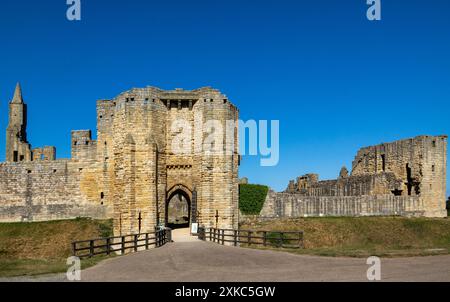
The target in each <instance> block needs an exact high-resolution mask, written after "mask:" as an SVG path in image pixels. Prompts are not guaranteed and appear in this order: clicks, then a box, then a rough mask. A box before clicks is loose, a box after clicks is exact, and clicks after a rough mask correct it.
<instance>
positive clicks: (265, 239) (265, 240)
mask: <svg viewBox="0 0 450 302" xmlns="http://www.w3.org/2000/svg"><path fill="white" fill-rule="evenodd" d="M263 246H267V232H266V231H263Z"/></svg>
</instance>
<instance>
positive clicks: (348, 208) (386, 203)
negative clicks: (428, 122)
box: [261, 135, 447, 217]
mask: <svg viewBox="0 0 450 302" xmlns="http://www.w3.org/2000/svg"><path fill="white" fill-rule="evenodd" d="M446 167H447V136H445V135H442V136H418V137H415V138H411V139H405V140H400V141H396V142H393V143H385V144H380V145H377V146H371V147H367V148H362V149H360V150H359V151H358V153H357V155H356V157H355V160H354V161H353V167H352V172H351V174H349V172H348V170H347V168H345V167H343V168H342V169H341V171H340V173H339V177H338V179H334V180H324V181H320V180H319V175H317V174H306V175H303V176H300V177H298V178H297V180H296V181H294V180H291V181H290V182H289V184H288V187H287V189H286V190H285V191H284V192H282V193H275V192H273V191H271V192H269V194H268V196H267V199H266V202H265V204H264V208H263V210H262V212H261V215H262V216H265V217H307V216H376V215H403V216H426V217H446V216H447V212H446V209H445V200H446V195H445V194H446Z"/></svg>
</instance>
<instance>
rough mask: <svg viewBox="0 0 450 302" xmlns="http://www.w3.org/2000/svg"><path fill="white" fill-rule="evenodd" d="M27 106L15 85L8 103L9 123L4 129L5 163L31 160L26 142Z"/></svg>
mask: <svg viewBox="0 0 450 302" xmlns="http://www.w3.org/2000/svg"><path fill="white" fill-rule="evenodd" d="M26 128H27V105H26V104H25V103H24V102H23V98H22V90H21V88H20V84H19V83H17V86H16V90H15V92H14V97H13V99H12V101H11V102H10V103H9V123H8V128H7V129H6V161H7V162H20V161H30V160H31V150H30V144H29V143H28V142H27V129H26Z"/></svg>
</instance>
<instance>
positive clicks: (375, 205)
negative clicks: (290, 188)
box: [260, 191, 425, 218]
mask: <svg viewBox="0 0 450 302" xmlns="http://www.w3.org/2000/svg"><path fill="white" fill-rule="evenodd" d="M424 210H425V205H424V201H423V200H422V199H421V198H420V197H418V196H394V195H367V196H304V195H301V194H292V193H275V192H273V191H270V192H269V193H268V194H267V198H266V201H265V203H264V207H263V209H262V210H261V214H260V216H261V217H265V218H275V217H326V216H350V217H352V216H390V215H399V216H423V214H424Z"/></svg>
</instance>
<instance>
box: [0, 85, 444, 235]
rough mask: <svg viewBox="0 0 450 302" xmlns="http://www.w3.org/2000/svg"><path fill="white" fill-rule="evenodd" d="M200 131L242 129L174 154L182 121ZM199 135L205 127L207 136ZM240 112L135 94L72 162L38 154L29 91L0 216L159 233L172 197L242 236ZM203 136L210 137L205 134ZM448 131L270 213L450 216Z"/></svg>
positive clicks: (210, 93)
mask: <svg viewBox="0 0 450 302" xmlns="http://www.w3.org/2000/svg"><path fill="white" fill-rule="evenodd" d="M177 120H183V121H186V123H187V124H188V125H189V128H190V129H194V131H193V132H195V133H198V132H199V131H198V129H203V128H202V127H203V123H204V122H205V121H210V120H215V121H218V122H219V124H224V125H225V124H229V122H230V121H231V122H232V123H231V124H234V125H235V126H234V133H235V135H233V139H232V140H231V141H230V140H229V139H228V138H227V139H224V141H223V144H220V148H223V149H226V150H231V151H232V152H222V153H220V152H219V153H213V154H210V153H208V152H204V151H202V150H201V149H200V150H199V149H197V148H196V146H198V145H200V146H201V145H202V144H203V137H202V135H194V136H193V137H192V139H191V140H189V141H188V142H187V145H191V146H192V147H193V148H192V150H193V152H191V153H181V154H180V153H179V152H176V150H174V148H173V147H174V144H173V142H174V141H175V137H176V136H177V135H178V134H179V133H178V132H179V130H178V129H174V127H173V125H174V122H175V121H177ZM196 129H197V130H196ZM237 131H238V109H237V108H236V107H235V106H234V105H233V104H232V103H230V101H229V100H228V99H227V97H226V96H225V95H223V94H222V93H221V92H219V91H218V90H215V89H212V88H200V89H197V90H192V91H187V90H183V89H175V90H170V91H165V90H161V89H158V88H154V87H147V88H142V89H132V90H130V91H127V92H124V93H122V94H120V95H119V96H117V97H116V98H114V99H112V100H99V101H97V139H96V140H94V139H92V133H91V131H90V130H76V131H72V137H71V148H72V152H71V158H70V159H56V149H55V147H49V146H46V147H42V148H32V147H31V145H30V143H29V142H28V139H27V105H26V104H25V103H24V100H23V97H22V91H21V88H20V85H17V87H16V90H15V93H14V97H13V99H12V101H11V102H10V103H9V124H8V128H7V131H6V162H5V163H0V221H1V222H17V221H43V220H56V219H69V218H76V217H92V218H98V219H106V218H113V221H114V233H115V234H116V235H119V234H132V233H137V232H147V231H152V230H153V229H154V227H155V226H158V225H167V223H168V209H169V204H170V201H171V200H172V199H173V198H174V197H176V198H177V199H178V200H186V201H187V203H188V215H189V217H188V220H189V221H190V222H191V223H193V222H196V223H198V224H200V225H203V226H205V227H219V228H228V229H236V228H237V227H238V221H239V217H238V216H239V210H238V200H239V189H238V167H239V163H240V155H239V153H238V135H237ZM200 132H201V131H200ZM446 160H447V136H419V137H416V138H413V139H407V140H402V141H398V142H394V143H386V144H381V145H378V146H373V147H367V148H363V149H361V150H360V151H359V152H358V154H357V156H356V158H355V160H354V162H353V169H352V171H351V174H349V173H348V171H347V169H345V168H343V169H342V170H341V173H340V175H339V178H338V179H336V180H328V181H319V177H318V175H316V174H308V175H305V176H302V177H299V178H298V179H297V181H296V182H294V181H291V182H290V183H289V186H288V188H287V190H286V191H285V192H282V193H275V192H272V191H271V192H269V194H268V196H267V200H266V203H265V205H264V208H263V210H262V213H261V215H262V216H265V217H286V216H287V217H299V216H301V217H304V216H360V215H406V216H407V215H417V216H428V217H442V216H445V215H446V212H445V192H446Z"/></svg>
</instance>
